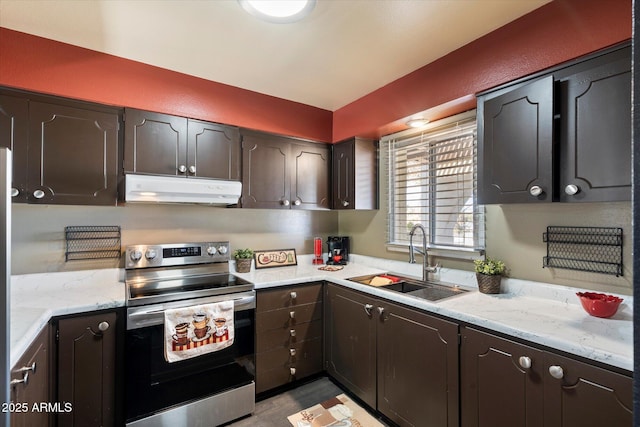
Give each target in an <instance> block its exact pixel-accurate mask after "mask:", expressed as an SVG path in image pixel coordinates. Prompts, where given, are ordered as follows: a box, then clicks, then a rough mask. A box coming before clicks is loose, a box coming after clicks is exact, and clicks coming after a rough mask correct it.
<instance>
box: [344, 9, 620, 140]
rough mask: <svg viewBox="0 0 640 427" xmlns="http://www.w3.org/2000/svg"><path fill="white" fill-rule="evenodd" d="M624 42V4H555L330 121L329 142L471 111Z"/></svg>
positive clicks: (368, 97)
mask: <svg viewBox="0 0 640 427" xmlns="http://www.w3.org/2000/svg"><path fill="white" fill-rule="evenodd" d="M630 38H631V0H606V1H604V0H555V1H553V2H551V3H548V4H546V5H545V6H543V7H541V8H539V9H536V10H534V11H533V12H531V13H529V14H527V15H525V16H523V17H521V18H520V19H517V20H516V21H513V22H511V23H509V24H507V25H505V26H504V27H502V28H499V29H497V30H495V31H493V32H491V33H489V34H487V35H486V36H484V37H482V38H480V39H478V40H475V41H473V42H472V43H469V44H468V45H466V46H463V47H462V48H460V49H458V50H456V51H454V52H452V53H450V54H449V55H447V56H444V57H442V58H440V59H438V60H437V61H435V62H432V63H431V64H428V65H426V66H424V67H422V68H420V69H418V70H416V71H414V72H413V73H410V74H408V75H407V76H404V77H402V78H401V79H398V80H396V81H394V82H392V83H390V84H388V85H386V86H384V87H382V88H380V89H378V90H376V91H374V92H372V93H370V94H368V95H366V96H364V97H363V98H360V99H358V100H357V101H355V102H352V103H351V104H349V105H347V106H345V107H343V108H340V109H339V110H337V111H335V112H334V114H333V138H334V141H339V140H341V139H344V138H348V137H351V136H353V135H358V136H368V137H374V138H377V137H379V136H381V135H386V134H389V133H392V132H395V131H398V130H401V129H404V128H406V125H405V124H404V122H405V121H406V118H407V117H408V116H411V115H412V114H415V113H417V112H422V111H425V114H424V116H425V117H426V118H429V119H431V120H434V119H438V118H442V117H446V116H449V115H451V114H455V113H459V112H462V111H466V110H469V109H471V108H475V101H474V98H473V95H474V94H476V93H478V92H481V91H483V90H485V89H489V88H491V87H494V86H498V85H500V84H502V83H506V82H509V81H511V80H514V79H517V78H520V77H524V76H526V75H528V74H532V73H534V72H536V71H540V70H543V69H545V68H548V67H550V66H553V65H556V64H559V63H562V62H565V61H567V60H570V59H574V58H576V57H579V56H581V55H584V54H587V53H590V52H593V51H595V50H598V49H601V48H604V47H607V46H611V45H613V44H616V43H618V42H621V41H624V40H628V39H630Z"/></svg>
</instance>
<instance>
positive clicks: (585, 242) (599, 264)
mask: <svg viewBox="0 0 640 427" xmlns="http://www.w3.org/2000/svg"><path fill="white" fill-rule="evenodd" d="M542 241H543V242H546V243H547V256H545V257H544V258H543V261H542V267H543V268H544V267H554V268H564V269H567V270H578V271H588V272H592V273H603V274H611V275H615V276H616V277H618V276H622V228H617V227H558V226H549V227H547V232H546V233H543V234H542Z"/></svg>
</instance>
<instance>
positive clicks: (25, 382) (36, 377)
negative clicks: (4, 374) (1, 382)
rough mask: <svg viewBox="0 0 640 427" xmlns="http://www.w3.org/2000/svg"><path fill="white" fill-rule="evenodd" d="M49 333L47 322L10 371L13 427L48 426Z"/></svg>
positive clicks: (49, 413)
mask: <svg viewBox="0 0 640 427" xmlns="http://www.w3.org/2000/svg"><path fill="white" fill-rule="evenodd" d="M49 333H50V328H49V326H48V325H47V326H45V327H44V329H43V330H42V331H41V332H40V333H39V334H38V336H37V337H36V339H35V340H34V341H33V343H31V345H30V346H29V348H28V349H27V351H26V352H25V353H24V355H23V356H22V357H21V358H20V360H18V362H17V363H16V365H15V366H14V367H13V369H12V370H11V381H12V385H11V405H10V407H9V409H10V410H11V421H10V422H11V426H12V427H34V426H38V427H46V426H48V425H50V417H51V411H52V408H50V407H49V406H46V405H47V403H48V402H50V400H51V399H50V393H49V388H50V384H49V356H50V351H49V349H50V341H49V340H50V335H49ZM62 409H64V408H62Z"/></svg>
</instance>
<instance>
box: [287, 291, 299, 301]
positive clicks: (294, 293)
mask: <svg viewBox="0 0 640 427" xmlns="http://www.w3.org/2000/svg"><path fill="white" fill-rule="evenodd" d="M289 295H290V296H291V299H296V298H298V293H297V292H295V291H293V292H291V293H290V294H289Z"/></svg>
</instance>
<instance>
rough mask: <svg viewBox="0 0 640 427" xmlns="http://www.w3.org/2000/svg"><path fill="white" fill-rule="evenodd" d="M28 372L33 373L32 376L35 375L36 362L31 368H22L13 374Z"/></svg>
mask: <svg viewBox="0 0 640 427" xmlns="http://www.w3.org/2000/svg"><path fill="white" fill-rule="evenodd" d="M29 371H31V372H33V373H34V374H35V373H36V362H33V363H32V364H31V366H23V367H22V368H20V369H16V370H15V371H13V372H15V373H16V374H17V373H19V372H29Z"/></svg>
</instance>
